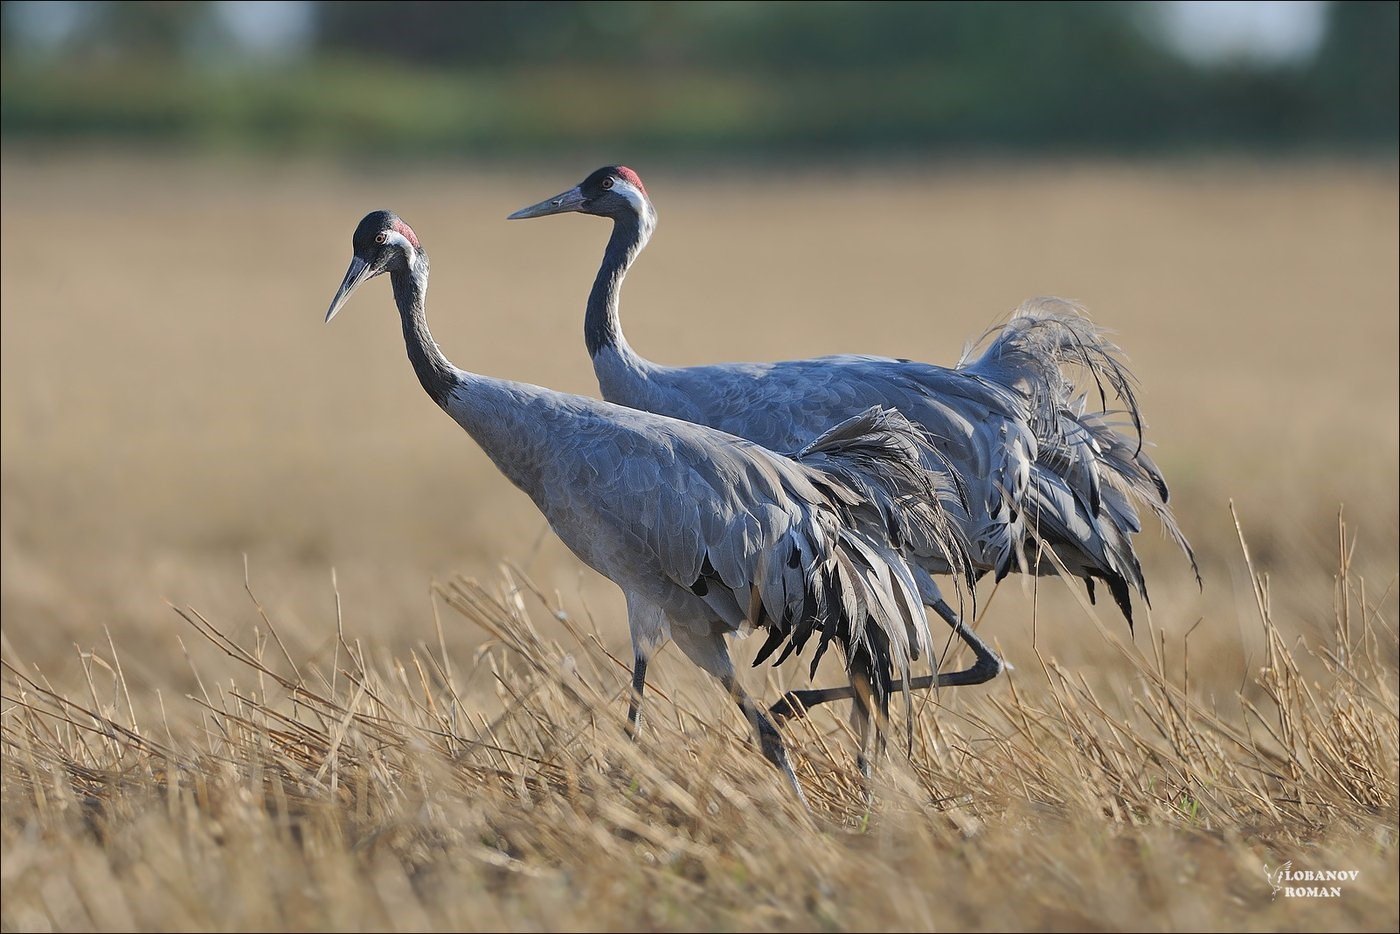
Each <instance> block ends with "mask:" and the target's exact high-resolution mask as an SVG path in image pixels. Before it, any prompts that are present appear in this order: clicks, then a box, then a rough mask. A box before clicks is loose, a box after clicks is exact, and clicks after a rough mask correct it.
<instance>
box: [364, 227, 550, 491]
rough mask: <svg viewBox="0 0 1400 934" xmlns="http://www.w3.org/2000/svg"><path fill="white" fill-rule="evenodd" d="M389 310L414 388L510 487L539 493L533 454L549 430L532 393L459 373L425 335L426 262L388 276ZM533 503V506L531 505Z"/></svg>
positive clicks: (545, 442)
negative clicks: (394, 314)
mask: <svg viewBox="0 0 1400 934" xmlns="http://www.w3.org/2000/svg"><path fill="white" fill-rule="evenodd" d="M389 281H390V282H392V283H393V287H394V304H396V305H398V308H399V317H400V318H401V319H402V320H403V338H404V344H405V345H406V346H407V348H408V359H409V362H410V363H412V364H413V372H415V373H417V374H418V382H420V383H422V384H423V389H424V390H425V391H426V392H427V393H428V395H429V396H431V397H432V399H433V401H434V402H436V403H437V404H438V405H439V406H440V407H441V408H442V409H443V411H445V412H446V413H447V414H448V415H450V416H452V418H453V420H454V421H456V422H457V424H459V425H461V426H462V427H463V428H464V429H466V431H467V433H468V434H469V435H471V436H472V438H474V439H475V440H476V443H477V444H479V445H481V449H482V450H483V451H485V452H486V454H487V455H488V456H489V457H490V458H491V460H492V461H493V462H494V463H495V464H496V466H497V467H498V468H499V469H500V471H501V472H502V473H504V474H505V475H506V477H508V478H509V479H510V481H511V482H512V483H514V484H515V485H516V486H518V487H520V488H521V489H523V490H525V492H527V493H529V494H530V495H531V496H532V497H535V496H536V495H537V494H538V493H539V470H538V468H539V465H540V455H539V452H540V451H541V450H543V449H545V448H547V447H548V444H549V442H550V438H551V428H550V426H549V425H548V424H545V423H544V422H543V421H542V420H541V418H540V408H539V407H538V406H535V405H532V404H531V403H532V402H535V401H538V398H537V397H538V396H539V393H540V392H542V391H541V390H539V389H538V387H532V386H526V385H524V384H522V383H513V382H510V381H509V380H502V379H495V378H493V377H489V376H481V375H479V374H477V373H470V372H467V371H465V370H459V369H457V367H455V366H453V365H452V363H451V361H449V360H448V359H447V357H445V356H443V353H442V349H441V348H439V347H438V345H437V341H435V340H433V335H432V334H431V333H430V332H429V331H428V318H427V314H426V312H425V310H424V303H425V299H426V297H427V292H428V257H427V256H426V255H425V254H422V253H419V254H418V256H416V257H414V258H413V259H411V260H409V262H408V264H407V265H404V266H399V267H395V268H393V269H391V270H390V272H389ZM536 501H537V502H538V501H539V500H538V499H536Z"/></svg>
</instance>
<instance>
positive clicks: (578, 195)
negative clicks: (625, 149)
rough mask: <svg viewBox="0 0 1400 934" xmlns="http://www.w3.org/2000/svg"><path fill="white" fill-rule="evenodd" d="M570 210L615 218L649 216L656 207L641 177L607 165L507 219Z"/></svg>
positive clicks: (615, 166)
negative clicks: (570, 186)
mask: <svg viewBox="0 0 1400 934" xmlns="http://www.w3.org/2000/svg"><path fill="white" fill-rule="evenodd" d="M568 213H577V214H596V215H598V216H600V217H611V218H614V219H616V218H620V217H626V216H628V215H633V216H640V217H646V216H649V215H651V214H652V207H651V201H650V200H649V199H648V198H647V190H646V186H645V185H643V184H642V179H641V176H639V175H638V174H637V173H636V172H634V171H633V170H632V169H629V168H628V167H627V166H625V165H605V166H603V167H602V168H601V169H599V170H597V171H596V172H594V173H593V174H592V175H590V176H588V177H587V178H585V179H584V180H583V181H581V182H579V183H578V184H577V185H575V186H574V187H573V188H570V189H569V190H568V191H565V192H562V193H560V194H557V195H555V196H554V197H553V198H547V199H546V200H544V201H541V202H540V203H539V204H532V205H530V206H529V207H528V208H521V209H520V210H518V211H516V212H515V213H514V214H511V215H510V216H509V217H507V218H506V220H511V221H515V220H524V219H525V218H528V217H547V216H549V215H550V214H568Z"/></svg>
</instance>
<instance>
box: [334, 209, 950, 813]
mask: <svg viewBox="0 0 1400 934" xmlns="http://www.w3.org/2000/svg"><path fill="white" fill-rule="evenodd" d="M352 245H353V250H354V256H353V258H352V260H351V262H350V268H349V270H348V271H347V272H346V274H345V278H344V280H343V281H342V282H341V285H340V288H339V290H338V291H337V292H336V294H335V298H334V300H333V301H332V302H331V305H330V309H329V310H328V311H327V313H326V320H327V321H330V320H331V318H333V317H335V315H336V313H337V312H338V311H339V310H340V309H341V307H342V306H343V305H344V304H345V302H346V300H347V299H348V298H349V296H350V294H351V293H352V292H353V291H354V290H355V289H356V287H358V286H359V285H360V284H361V283H363V282H365V281H366V280H368V279H371V278H373V277H375V276H378V275H381V274H385V273H387V274H388V276H389V281H390V284H391V285H392V288H393V295H394V301H395V304H396V305H397V306H398V311H399V317H400V319H401V322H402V325H403V336H404V342H405V344H406V346H407V349H408V357H409V360H410V362H411V363H412V365H413V369H414V372H415V373H416V374H417V376H418V380H419V382H420V383H421V384H422V386H423V389H424V390H425V391H426V392H427V393H428V395H429V396H430V397H432V399H433V401H434V402H436V403H437V404H438V405H439V406H440V407H441V408H442V409H443V410H444V411H445V412H446V413H447V414H448V415H450V416H452V418H453V419H454V420H455V421H456V422H457V424H458V425H460V426H461V427H462V428H463V429H465V430H466V431H467V433H468V434H470V435H471V436H472V438H473V439H474V440H475V441H476V442H477V444H479V445H480V446H481V448H482V449H483V450H484V451H485V452H486V454H487V455H488V456H489V457H490V458H491V460H492V461H493V462H494V463H495V464H496V466H497V467H498V468H499V469H500V471H501V472H502V473H504V474H505V475H506V477H507V478H508V479H509V480H510V481H511V482H512V483H514V484H515V485H516V486H517V487H519V488H520V489H521V490H523V491H524V492H525V493H526V494H527V495H529V497H530V498H531V499H532V500H533V501H534V503H535V505H536V506H537V507H538V508H539V510H540V511H541V512H542V513H544V515H545V518H546V519H548V521H549V524H550V526H551V527H552V528H553V530H554V531H555V533H556V534H558V536H559V537H560V538H561V539H562V540H563V541H564V543H565V544H566V545H567V546H568V547H569V549H570V550H572V551H573V553H574V554H576V555H577V556H578V557H579V558H580V559H582V560H583V561H584V563H586V564H588V565H589V566H590V567H592V568H593V569H594V570H596V571H598V572H599V573H601V574H603V575H604V576H606V577H608V578H610V579H611V580H612V581H613V582H615V583H616V584H617V585H618V586H619V587H620V588H621V589H622V591H623V593H624V594H625V596H626V600H627V620H628V626H629V628H630V630H631V638H632V646H633V655H634V668H633V681H632V688H633V691H632V700H631V703H630V705H629V711H628V724H629V730H635V728H636V725H637V723H638V719H639V717H640V711H641V698H642V692H643V688H644V686H645V683H646V672H647V664H648V661H649V660H650V658H651V657H652V655H653V653H654V652H655V651H656V649H657V648H658V647H659V646H660V645H661V644H662V642H663V641H664V640H665V638H666V636H667V635H668V634H669V636H670V637H671V638H672V639H673V640H674V641H675V643H676V644H677V645H678V646H679V647H680V649H681V651H682V652H683V653H684V654H685V655H686V657H687V658H689V659H690V660H691V661H692V662H694V663H695V664H696V665H697V666H699V667H700V668H701V669H703V670H704V671H706V672H708V673H709V674H711V675H713V676H714V677H715V678H716V679H718V680H719V682H720V683H721V684H722V685H723V686H724V688H725V690H727V691H728V692H729V693H730V694H731V695H732V696H733V697H734V699H735V700H736V701H737V703H738V705H739V707H740V709H741V710H742V711H743V713H744V715H745V716H746V717H747V718H748V720H749V722H750V723H751V725H752V727H753V729H754V731H755V733H756V734H757V737H758V740H759V744H760V748H761V749H762V751H763V754H764V756H766V757H767V758H768V760H769V761H770V762H772V763H773V764H774V765H775V766H777V767H778V768H779V769H780V770H781V771H782V772H783V774H784V775H785V776H786V778H787V780H788V782H789V783H790V784H791V786H792V788H793V790H794V791H795V792H796V793H797V795H798V796H799V797H801V796H802V792H801V788H800V787H799V785H798V784H797V778H796V775H795V774H794V772H793V769H792V766H791V764H790V762H789V760H788V757H787V754H786V751H785V750H784V747H783V744H782V740H781V737H780V735H779V733H778V731H777V729H776V728H775V727H774V725H773V723H772V721H771V719H770V718H769V716H768V715H767V714H766V713H765V712H764V710H763V709H762V708H761V707H759V706H758V705H756V704H755V703H754V702H753V700H752V699H751V698H750V697H749V695H748V694H746V693H745V692H744V690H743V688H742V687H741V685H740V684H739V682H738V680H737V679H736V677H735V673H734V666H733V663H732V661H731V659H730V655H729V649H728V645H727V644H726V641H725V636H726V634H729V633H733V632H736V631H741V630H744V631H747V630H748V629H749V628H757V629H763V630H766V632H767V640H766V641H765V643H764V645H763V648H762V650H761V652H760V654H761V655H762V656H764V657H766V656H768V655H770V654H771V653H773V652H774V651H777V650H779V649H781V650H782V651H781V654H780V655H779V657H778V660H777V662H775V664H777V663H780V662H781V661H783V660H784V659H785V658H787V657H788V656H789V655H790V654H793V653H797V652H801V651H802V649H803V648H804V646H806V645H807V644H808V643H809V642H812V641H813V640H814V637H815V649H814V657H813V661H812V668H813V670H814V671H815V668H816V662H817V660H818V659H820V658H821V656H822V654H823V653H824V652H825V651H826V649H827V648H828V647H829V646H830V645H831V644H832V643H833V642H834V643H835V644H836V645H837V646H838V647H839V649H840V650H841V652H842V653H843V654H844V655H845V659H846V666H847V671H848V673H849V675H850V678H851V681H852V685H851V686H852V690H853V692H860V693H861V695H862V697H864V698H867V699H868V703H869V705H870V706H867V704H866V703H859V704H857V705H855V706H856V708H858V709H856V710H855V711H854V713H853V715H852V716H853V718H854V720H855V721H856V722H855V725H856V727H857V729H858V732H859V734H860V736H861V757H862V760H861V761H862V763H864V761H865V756H866V754H867V752H868V750H869V747H870V744H871V740H872V738H874V737H877V736H878V735H879V730H878V728H879V726H880V725H881V724H883V722H884V719H885V715H886V713H887V710H888V703H889V699H890V697H891V695H892V693H894V692H897V691H900V690H901V689H904V688H906V686H907V685H908V684H909V681H910V678H909V667H910V662H911V661H912V660H913V659H916V658H918V657H919V656H920V655H923V654H925V653H926V652H928V650H929V647H930V638H929V632H928V624H927V621H926V619H925V617H924V615H923V612H922V608H921V605H920V601H919V592H920V583H919V581H918V579H917V578H918V577H919V575H921V574H922V573H923V572H922V571H921V570H920V569H919V568H918V567H917V566H916V565H911V563H910V562H909V561H908V560H907V559H906V558H905V557H904V555H903V553H902V551H901V549H908V548H911V547H914V546H915V545H917V546H918V547H920V548H923V549H926V550H927V549H931V550H937V551H941V552H942V553H943V560H945V561H947V562H949V563H951V564H953V565H954V566H958V565H959V564H960V563H962V561H963V559H962V558H961V557H960V555H959V549H960V547H961V543H960V539H959V537H958V536H957V535H956V534H955V532H954V530H953V528H952V527H951V526H950V524H949V522H948V520H947V517H946V515H945V513H944V511H943V509H942V499H943V497H944V496H946V495H947V494H946V492H945V491H940V490H937V489H934V488H933V487H932V486H931V485H930V478H929V475H928V473H927V471H925V470H924V468H923V459H924V458H925V457H926V456H927V452H926V451H925V450H924V449H925V448H926V447H927V446H928V443H929V442H928V441H927V439H926V438H925V436H924V434H923V432H922V430H921V429H918V428H916V427H915V426H914V425H912V424H911V423H910V422H909V421H908V420H907V419H905V418H904V417H903V416H901V415H899V414H898V413H897V412H894V411H892V410H882V409H879V408H871V409H868V410H865V411H862V412H860V413H856V414H855V415H854V417H852V418H849V419H847V420H844V421H841V422H840V424H836V425H835V426H834V427H830V428H829V430H827V431H825V432H823V433H820V434H819V435H818V436H816V437H815V438H814V439H811V440H810V441H809V442H808V443H805V444H804V445H803V446H802V447H801V450H800V451H797V453H795V454H794V455H793V456H791V457H787V456H783V455H780V454H776V453H774V452H772V451H770V450H767V449H765V448H763V447H760V446H759V445H757V444H754V443H752V442H749V441H745V440H743V439H740V438H736V437H734V436H732V435H729V434H725V433H724V432H721V431H718V430H716V429H712V428H708V427H705V426H703V425H697V424H695V423H693V422H687V421H681V420H677V419H673V418H668V417H665V416H662V415H654V414H651V413H648V412H644V411H641V410H639V409H635V408H627V407H624V406H618V405H613V404H611V403H608V402H601V401H598V400H596V399H589V398H585V397H583V396H575V395H569V394H566V393H561V392H555V391H553V390H550V389H545V388H542V387H539V386H533V385H529V384H526V383H519V382H512V381H510V380H504V379H497V378H493V377H489V376H482V375H479V374H476V373H471V372H467V371H464V370H461V369H458V368H457V367H456V366H454V365H453V364H452V363H451V362H450V361H449V360H448V359H447V358H446V357H445V356H444V355H443V353H442V350H441V349H440V348H439V347H438V345H437V343H436V342H435V341H434V340H433V338H432V335H431V334H430V333H429V331H428V323H427V317H426V310H425V296H426V293H427V288H428V256H427V253H426V252H425V251H424V250H423V248H422V246H421V244H420V243H419V241H418V238H417V236H416V235H415V234H414V232H413V230H412V229H411V228H410V227H409V226H408V224H406V223H405V222H404V221H403V220H402V219H401V218H399V217H398V216H397V215H395V214H393V213H391V212H388V211H376V212H374V213H372V214H369V215H368V216H366V217H365V218H364V220H362V221H361V222H360V224H359V226H358V227H357V228H356V230H355V233H354V237H353V240H352ZM904 696H905V699H906V704H907V702H908V692H907V690H905V692H904ZM872 714H873V715H874V717H873V718H872ZM872 719H873V726H872ZM862 768H863V769H864V768H865V766H864V765H862Z"/></svg>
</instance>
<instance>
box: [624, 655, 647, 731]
mask: <svg viewBox="0 0 1400 934" xmlns="http://www.w3.org/2000/svg"><path fill="white" fill-rule="evenodd" d="M646 686H647V659H646V657H645V656H643V655H641V654H638V655H636V656H635V657H633V659H632V699H631V700H630V701H629V702H628V704H627V735H628V737H629V738H631V739H634V740H635V739H636V738H637V728H638V727H640V726H641V725H642V692H643V691H644V690H646Z"/></svg>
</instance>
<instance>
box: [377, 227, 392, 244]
mask: <svg viewBox="0 0 1400 934" xmlns="http://www.w3.org/2000/svg"><path fill="white" fill-rule="evenodd" d="M388 239H389V234H388V233H387V232H385V231H383V230H381V231H379V233H377V234H375V235H374V242H375V243H383V242H384V241H385V240H388Z"/></svg>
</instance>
